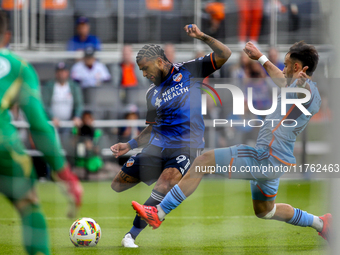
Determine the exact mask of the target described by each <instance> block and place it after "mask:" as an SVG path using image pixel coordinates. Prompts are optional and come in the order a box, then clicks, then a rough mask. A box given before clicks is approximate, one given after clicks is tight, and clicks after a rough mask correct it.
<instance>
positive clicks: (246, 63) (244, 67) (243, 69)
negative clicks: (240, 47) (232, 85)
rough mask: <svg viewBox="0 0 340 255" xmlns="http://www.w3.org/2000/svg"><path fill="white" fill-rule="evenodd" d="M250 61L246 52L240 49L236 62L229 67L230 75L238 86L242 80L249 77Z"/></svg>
mask: <svg viewBox="0 0 340 255" xmlns="http://www.w3.org/2000/svg"><path fill="white" fill-rule="evenodd" d="M250 62H251V60H250V58H249V57H248V56H247V54H246V53H244V52H243V51H241V52H240V58H239V61H238V63H237V64H236V65H234V66H232V67H231V72H230V76H231V78H233V79H234V80H235V82H236V83H237V85H238V86H240V87H241V86H242V84H243V83H244V80H245V79H246V78H249V68H250Z"/></svg>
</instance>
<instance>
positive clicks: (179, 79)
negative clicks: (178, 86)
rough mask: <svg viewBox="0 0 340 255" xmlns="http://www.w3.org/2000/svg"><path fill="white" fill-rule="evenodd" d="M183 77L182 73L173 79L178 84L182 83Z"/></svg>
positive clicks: (175, 75)
mask: <svg viewBox="0 0 340 255" xmlns="http://www.w3.org/2000/svg"><path fill="white" fill-rule="evenodd" d="M182 77H183V75H182V74H181V73H176V74H174V76H172V79H173V80H174V81H176V82H180V81H181V80H182Z"/></svg>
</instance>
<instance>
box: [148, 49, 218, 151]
mask: <svg viewBox="0 0 340 255" xmlns="http://www.w3.org/2000/svg"><path fill="white" fill-rule="evenodd" d="M215 70H216V63H215V58H214V53H211V54H208V55H206V56H204V57H201V58H197V59H194V60H191V61H188V62H184V63H180V64H173V66H172V68H171V69H170V72H169V73H168V75H167V76H166V77H165V78H164V79H163V82H162V83H161V84H160V85H159V86H156V85H154V84H152V85H151V87H150V88H149V90H148V91H147V93H146V101H147V108H148V112H147V116H146V124H149V125H152V132H151V138H150V143H151V144H153V145H155V146H159V147H162V148H181V147H191V148H204V138H203V134H204V122H203V117H202V114H201V90H200V89H199V88H200V86H201V84H200V83H199V82H195V79H193V78H205V77H207V76H209V75H210V74H212V73H213V72H214V71H215ZM198 80H199V81H200V80H201V79H198ZM189 91H190V92H189Z"/></svg>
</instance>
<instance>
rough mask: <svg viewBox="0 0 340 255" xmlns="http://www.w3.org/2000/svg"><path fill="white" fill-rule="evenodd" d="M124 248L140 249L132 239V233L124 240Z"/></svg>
mask: <svg viewBox="0 0 340 255" xmlns="http://www.w3.org/2000/svg"><path fill="white" fill-rule="evenodd" d="M122 246H123V247H126V248H138V245H137V244H135V239H133V238H132V236H131V234H130V233H127V234H126V235H125V236H124V238H123V240H122Z"/></svg>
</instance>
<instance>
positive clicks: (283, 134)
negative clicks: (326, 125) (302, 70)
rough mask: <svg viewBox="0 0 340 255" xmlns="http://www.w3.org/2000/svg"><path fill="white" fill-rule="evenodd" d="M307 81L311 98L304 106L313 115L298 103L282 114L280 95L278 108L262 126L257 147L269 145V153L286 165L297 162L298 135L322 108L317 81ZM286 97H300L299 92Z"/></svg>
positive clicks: (294, 85) (288, 107)
mask: <svg viewBox="0 0 340 255" xmlns="http://www.w3.org/2000/svg"><path fill="white" fill-rule="evenodd" d="M296 82H297V80H296V81H295V82H294V83H292V84H291V85H290V87H296ZM307 82H308V84H309V86H310V90H311V99H310V100H309V102H307V103H305V104H304V107H305V108H306V109H307V110H308V111H309V112H310V113H311V114H312V115H308V116H307V115H305V114H303V113H302V112H301V110H300V109H299V108H298V107H296V105H287V114H286V115H285V116H282V115H281V95H279V96H278V102H277V108H276V110H275V111H274V112H273V113H272V114H270V115H268V116H267V117H266V119H265V124H264V125H263V126H262V127H261V128H260V131H259V135H258V138H257V143H256V146H255V147H261V146H269V154H270V155H271V156H273V157H275V158H276V159H277V160H279V161H280V162H281V163H284V164H286V165H294V164H295V163H296V160H295V157H294V155H293V149H294V144H295V141H296V137H297V136H298V134H300V133H301V132H302V131H303V130H304V129H305V127H306V125H307V123H308V121H309V120H310V119H311V117H312V116H313V115H314V114H316V113H317V112H318V111H319V109H320V105H321V97H320V94H319V91H318V89H317V87H316V83H315V82H312V81H311V80H307ZM286 97H287V99H297V98H298V97H297V93H287V95H286ZM272 120H275V121H272ZM290 120H291V121H290ZM294 120H295V121H294ZM282 121H284V125H282Z"/></svg>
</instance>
